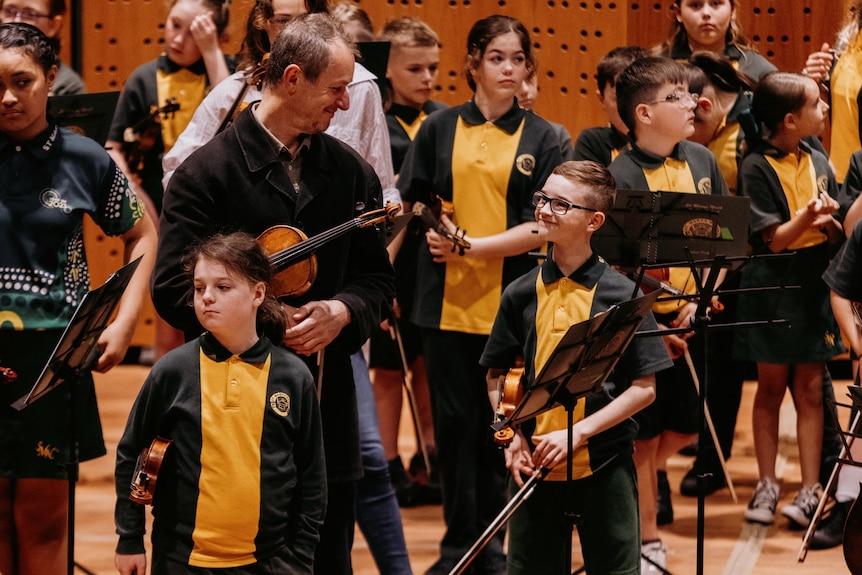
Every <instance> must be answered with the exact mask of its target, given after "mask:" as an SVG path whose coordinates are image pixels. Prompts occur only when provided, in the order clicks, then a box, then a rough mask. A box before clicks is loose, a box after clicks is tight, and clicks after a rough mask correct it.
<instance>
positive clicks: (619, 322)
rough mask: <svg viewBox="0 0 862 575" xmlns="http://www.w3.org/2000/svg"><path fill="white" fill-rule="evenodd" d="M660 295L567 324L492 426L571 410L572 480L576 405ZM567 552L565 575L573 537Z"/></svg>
mask: <svg viewBox="0 0 862 575" xmlns="http://www.w3.org/2000/svg"><path fill="white" fill-rule="evenodd" d="M658 295H659V294H658V292H652V293H650V294H647V295H645V296H642V297H639V298H637V299H633V300H629V301H626V302H623V303H620V304H618V305H615V306H612V307H611V308H609V309H608V310H606V311H604V312H602V313H599V314H596V315H595V316H593V317H592V318H590V319H588V320H586V321H582V322H580V323H577V324H575V325H573V326H571V327H569V329H568V331H566V334H565V335H564V336H563V338H562V339H561V340H560V343H558V344H557V347H556V348H554V351H553V352H552V353H551V356H550V358H548V361H547V362H546V363H545V365H544V367H543V368H542V370H541V372H540V373H539V375H537V376H536V378H535V380H534V383H533V385H531V386H530V387H529V388H528V389H526V390H524V396H523V399H522V400H521V403H519V404H518V406H517V407H516V408H515V409H514V410H513V411H512V413H511V414H510V415H509V416H508V417H506V418H505V419H503V420H502V421H498V422H495V423H493V424H492V425H491V428H492V429H494V431H500V430H501V429H504V428H506V427H511V426H513V425H517V424H518V423H521V422H524V421H527V420H529V419H532V418H534V417H536V416H537V415H539V414H541V413H544V412H545V411H548V410H549V409H551V408H553V407H555V406H557V405H562V406H563V407H564V408H565V409H566V412H567V414H568V453H569V456H568V457H567V458H566V481H567V482H569V483H570V482H571V481H572V457H571V453H572V447H573V443H574V439H573V437H572V426H573V425H574V409H575V404H576V403H577V401H578V400H579V399H580V398H582V397H584V396H586V395H589V394H591V393H595V392H597V391H599V390H601V388H602V385H604V382H605V380H607V378H608V376H610V374H611V372H612V371H613V369H614V366H616V364H617V362H618V361H619V359H620V357H621V356H622V355H623V353H624V352H625V350H626V349H627V348H628V346H629V344H630V343H631V341H632V339H633V338H634V335H635V332H636V331H637V329H638V327H640V325H641V322H643V320H644V318H646V317H647V315H648V314H649V313H650V310H651V309H652V306H653V304H654V303H655V301H656V299H657V298H658ZM546 472H547V470H536V472H535V473H534V474H533V476H532V477H530V479H529V480H528V481H527V482H526V483H525V484H524V487H522V488H521V490H520V491H519V492H518V493H517V494H516V495H515V496H514V497H513V498H512V499H511V500H510V501H509V503H508V504H507V505H506V507H505V508H504V509H503V511H502V512H501V513H500V515H498V516H497V517H496V518H495V519H494V521H492V522H491V524H490V525H488V527H487V528H486V529H485V532H484V533H482V535H481V536H480V537H479V539H478V540H477V541H476V543H474V544H473V546H472V547H471V548H470V549H469V550H468V551H467V553H466V554H465V555H464V556H463V557H462V558H461V560H460V561H459V562H458V563H457V564H456V565H455V567H453V568H452V570H451V571H450V572H449V575H460V574H461V573H463V572H464V570H465V569H466V568H467V567H468V566H469V565H470V563H471V562H472V561H473V559H475V558H476V555H478V554H479V552H480V551H482V549H483V548H484V547H485V545H487V543H488V541H490V540H491V538H492V537H493V536H494V535H495V534H496V533H497V531H499V530H500V529H501V528H502V527H503V525H504V524H505V523H506V521H508V519H509V517H511V515H512V514H513V513H514V512H515V511H516V510H517V508H518V507H520V505H521V504H522V503H523V502H524V501H526V499H527V498H528V497H529V496H530V495H531V494H532V492H533V489H535V486H536V484H537V481H538V479H539V475H540V474H541V475H542V476H544V474H545V473H546ZM567 499H568V496H567ZM569 508H570V504H569V501H566V502H565V509H566V515H567V517H569V518H570V519H571V527H572V529H574V526H575V522H574V517H573V516H572V515H571V513H570V512H569ZM565 553H566V558H567V559H568V560H567V561H566V575H568V573H569V570H570V569H569V567H570V566H571V564H572V542H571V537H569V538H568V542H567V543H566V550H565Z"/></svg>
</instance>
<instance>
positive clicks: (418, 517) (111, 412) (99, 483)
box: [75, 365, 849, 575]
mask: <svg viewBox="0 0 862 575" xmlns="http://www.w3.org/2000/svg"><path fill="white" fill-rule="evenodd" d="M147 369H148V368H146V367H142V366H125V365H124V366H120V367H117V368H116V369H114V370H113V371H112V372H111V373H110V374H108V375H103V376H99V375H97V380H96V384H97V391H98V395H99V402H100V409H101V412H102V419H103V425H104V431H105V439H106V442H107V444H108V455H107V456H106V457H102V458H100V459H98V460H95V461H91V462H87V463H84V464H82V466H81V479H80V481H79V483H78V488H77V498H76V501H77V513H76V542H75V558H76V563H78V564H79V566H81V567H82V568H83V569H79V570H78V571H77V572H78V573H87V572H90V573H95V574H100V575H101V574H112V573H116V571H115V569H114V566H113V549H114V545H115V543H116V536H115V535H114V527H113V505H114V491H113V462H114V449H115V446H116V443H117V440H118V439H119V437H120V434H121V433H122V429H123V426H124V424H125V419H126V415H127V414H128V411H129V408H130V406H131V403H132V401H133V399H134V397H135V395H136V393H137V390H138V388H139V386H140V384H141V382H142V381H143V379H144V377H145V376H146V373H147ZM847 383H848V382H847V381H846V380H836V382H835V395H836V397H838V398H839V400H840V399H842V398H844V397H845V396H846V392H845V388H846V386H847ZM754 389H755V384H754V383H753V382H749V383H746V385H745V389H744V395H743V405H742V410H741V413H740V417H739V422H740V424H739V426H738V428H737V435H736V443H735V445H734V455H733V458H732V459H731V461H730V462H729V469H730V473H731V477H732V479H733V482H734V484H735V487H736V492H737V496H738V503H733V501H732V500H731V496H730V493H729V491H728V490H727V489H724V490H722V491H720V492H718V493H716V494H714V495H712V496H711V497H709V498H708V499H707V500H706V513H705V531H706V538H705V546H704V547H705V553H704V561H703V565H702V566H701V569H700V570H699V569H698V561H697V553H696V549H697V539H696V534H697V500H696V499H694V498H688V497H683V496H681V495H680V494H679V492H678V487H679V481H680V479H681V478H682V475H683V474H684V473H685V472H686V471H687V469H688V468H689V466H690V465H691V458H687V457H682V456H678V457H674V458H673V459H671V461H670V462H669V469H668V472H669V476H670V480H671V489H672V490H673V504H674V515H675V521H674V522H673V523H672V524H671V525H669V526H668V527H666V528H663V529H662V532H661V536H662V539H663V540H664V542H665V544H666V545H667V547H668V570H669V571H670V572H671V573H673V574H674V575H690V574H694V573H699V572H702V573H707V574H715V575H719V574H722V575H731V574H732V575H746V574H748V573H756V574H772V573H782V574H784V575H809V574H811V575H814V574H817V575H821V574H830V575H831V574H842V573H849V571H848V569H847V567H846V566H845V563H844V557H843V553H842V549H841V548H840V547H839V548H836V549H831V550H826V551H811V552H810V553H809V554H808V557H807V559H806V560H805V562H804V563H798V562H797V561H796V557H797V552H798V550H799V545H800V542H801V538H802V532H799V531H790V530H788V528H787V524H786V521H783V520H781V519H779V520H777V521H776V523H775V525H773V526H771V527H768V528H766V527H756V526H753V525H750V524H746V523H745V522H744V521H743V518H742V513H743V510H744V508H745V505H746V504H747V502H748V500H749V498H750V497H751V495H752V492H753V490H754V486H755V484H756V482H757V477H756V466H755V463H754V450H753V447H752V440H751V433H750V421H751V400H752V397H753V394H754ZM787 399H788V400H787V401H785V406H784V409H783V411H782V424H781V427H782V441H781V451H782V453H783V454H785V456H784V457H781V458H780V461H779V466H778V471H779V477H780V478H781V479H782V480H783V484H782V496H781V497H782V502H785V501H787V500H789V499H790V498H792V497H793V496H794V495H795V493H796V491H797V490H798V489H799V468H798V460H797V458H796V456H795V451H796V447H795V423H794V421H795V414H794V411H793V407H792V404H790V402H789V398H787ZM840 415H841V416H842V419H841V420H842V421H846V420H847V416H846V413H841V414H840ZM404 423H405V424H408V423H409V421H408V420H407V419H405V420H404ZM402 429H403V430H405V431H404V432H403V433H402V437H403V441H402V445H403V451H402V453H404V454H409V453H412V448H413V445H412V441H411V439H410V436H411V434H412V432H411V429H410V427H407V426H406V425H405V426H402ZM229 507H230V503H229V502H226V504H225V512H226V513H229V512H230V508H229ZM402 516H403V519H404V531H405V535H406V538H407V545H408V550H409V553H410V559H411V562H412V565H413V569H414V572H415V573H416V574H417V575H421V574H422V573H424V571H425V569H427V568H428V567H429V566H430V565H431V563H433V562H434V560H435V559H436V554H437V549H438V543H439V541H440V537H441V535H442V533H443V522H442V516H441V511H440V507H439V506H426V507H420V508H413V509H404V510H403V511H402ZM353 563H354V569H355V573H356V574H357V575H370V574H373V573H377V572H378V571H377V569H376V567H375V565H374V562H373V560H372V559H371V556H370V554H369V552H368V549H367V546H366V544H365V541H364V539H363V538H362V535H361V533H359V531H358V530H357V535H356V543H355V545H354V551H353ZM579 566H580V547H579V545H578V542H577V538H576V539H575V544H574V557H573V568H577V567H579ZM537 575H538V574H537Z"/></svg>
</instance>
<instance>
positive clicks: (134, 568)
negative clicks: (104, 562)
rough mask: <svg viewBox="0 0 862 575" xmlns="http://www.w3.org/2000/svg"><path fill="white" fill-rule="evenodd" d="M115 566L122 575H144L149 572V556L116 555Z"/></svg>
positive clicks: (143, 554) (142, 554) (141, 554)
mask: <svg viewBox="0 0 862 575" xmlns="http://www.w3.org/2000/svg"><path fill="white" fill-rule="evenodd" d="M114 566H115V567H116V568H117V571H119V572H120V575H144V574H145V573H146V572H147V555H146V554H145V553H140V554H137V555H121V554H119V553H116V554H115V555H114Z"/></svg>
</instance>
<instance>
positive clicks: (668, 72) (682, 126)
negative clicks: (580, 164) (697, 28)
mask: <svg viewBox="0 0 862 575" xmlns="http://www.w3.org/2000/svg"><path fill="white" fill-rule="evenodd" d="M616 88H617V109H618V110H619V114H620V117H621V118H622V120H623V122H625V124H626V126H628V128H629V139H630V140H631V144H630V145H629V147H628V148H626V150H624V151H623V152H622V153H620V155H619V156H618V157H617V158H616V159H615V160H614V161H613V162H612V163H611V165H610V168H609V169H610V171H611V173H612V174H613V176H614V178H615V179H616V182H617V187H618V189H634V190H652V191H672V192H685V193H692V194H720V195H728V193H729V192H728V190H727V184H726V183H725V181H724V178H723V177H722V175H721V171H720V170H719V167H718V162H717V161H716V159H715V156H713V155H712V152H710V151H709V150H708V149H706V148H705V147H704V146H701V145H700V144H696V143H694V142H690V141H688V140H686V138H688V137H689V136H691V135H692V134H693V133H694V111H695V108H696V107H697V101H698V95H697V94H691V93H689V91H688V81H687V77H686V71H685V68H684V67H683V65H682V64H680V63H678V62H675V61H673V60H670V59H668V58H661V57H648V58H641V59H639V60H636V61H635V62H633V63H632V64H630V65H629V66H628V67H626V69H625V70H623V72H621V73H620V75H619V77H618V78H617V85H616ZM667 283H669V284H671V285H672V286H673V287H675V288H677V289H679V290H682V291H684V292H686V293H694V292H695V291H696V286H695V284H694V278H693V277H692V274H691V272H690V270H689V269H688V268H670V269H669V270H668V279H667ZM696 309H697V304H696V302H694V301H686V300H670V301H661V302H658V303H657V304H656V305H655V307H654V308H653V312H654V313H655V315H656V321H657V322H658V324H659V327H671V328H676V327H688V326H689V325H690V319H691V317H692V315H693V314H694V312H695V311H696ZM691 335H692V332H689V333H686V334H681V335H679V334H675V335H669V336H665V338H664V340H665V345H666V346H667V347H668V351H669V352H670V354H671V357H672V358H673V359H674V365H673V367H672V368H671V369H668V370H665V371H662V372H660V373H657V374H656V401H655V403H653V405H651V406H650V407H649V408H647V409H645V410H644V411H643V412H641V413H640V414H638V416H637V417H636V420H637V422H638V425H639V427H640V428H639V430H638V438H637V440H636V441H635V465H636V466H637V470H638V490H639V493H640V513H641V531H642V533H641V536H642V553H643V555H644V556H645V557H646V559H644V561H643V563H642V565H641V572H642V573H661V572H663V570H664V567H665V555H666V550H665V547H664V545H663V544H662V542H661V540H660V539H659V536H658V525H663V524H666V523H670V522H671V521H673V507H672V506H671V503H670V486H669V484H668V482H667V473H666V471H665V470H666V466H667V458H668V457H669V456H670V455H672V454H673V453H676V452H677V451H678V450H679V449H681V448H682V447H684V446H686V445H688V444H689V443H691V442H692V441H694V439H695V438H696V437H697V432H698V430H699V429H700V422H699V420H698V398H697V392H696V388H695V385H694V381H693V379H692V375H691V372H690V370H689V368H688V362H687V361H686V359H685V355H686V354H687V353H688V349H689V343H690V341H687V338H689V337H690V336H691ZM698 349H699V346H692V347H691V350H692V352H695V351H698ZM693 363H694V364H695V365H698V366H700V365H702V363H703V362H702V361H699V360H698V358H695V360H694V362H693ZM659 568H660V569H659Z"/></svg>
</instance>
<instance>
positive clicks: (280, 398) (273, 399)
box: [269, 391, 290, 417]
mask: <svg viewBox="0 0 862 575" xmlns="http://www.w3.org/2000/svg"><path fill="white" fill-rule="evenodd" d="M269 407H270V408H272V410H273V411H274V412H276V413H277V414H279V415H280V416H282V417H287V414H288V413H290V396H289V395H287V394H286V393H284V392H283V391H277V392H275V393H273V394H272V395H271V396H270V397H269Z"/></svg>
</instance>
